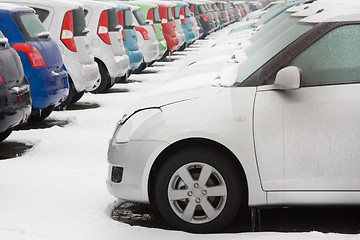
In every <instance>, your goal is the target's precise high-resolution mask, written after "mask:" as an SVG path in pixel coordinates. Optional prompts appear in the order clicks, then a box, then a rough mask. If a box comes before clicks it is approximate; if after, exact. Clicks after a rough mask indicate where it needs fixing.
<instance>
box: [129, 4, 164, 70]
mask: <svg viewBox="0 0 360 240" xmlns="http://www.w3.org/2000/svg"><path fill="white" fill-rule="evenodd" d="M124 3H125V2H124ZM128 6H130V7H131V11H132V13H133V24H134V25H135V30H136V36H137V39H138V45H139V48H140V50H141V52H142V54H143V56H144V59H143V63H142V64H141V65H140V67H139V68H138V69H137V71H135V72H139V71H142V70H144V69H145V68H146V67H147V65H149V64H151V63H152V62H154V61H156V59H157V58H158V57H159V47H158V41H157V40H156V36H155V31H154V28H153V27H152V26H151V25H150V20H146V17H145V16H144V14H143V12H142V11H141V10H140V7H138V6H133V5H128Z"/></svg>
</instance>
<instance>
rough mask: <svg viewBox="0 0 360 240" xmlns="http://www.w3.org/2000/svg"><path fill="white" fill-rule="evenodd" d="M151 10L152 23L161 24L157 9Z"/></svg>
mask: <svg viewBox="0 0 360 240" xmlns="http://www.w3.org/2000/svg"><path fill="white" fill-rule="evenodd" d="M152 10H153V11H154V23H161V21H160V14H159V9H158V8H153V9H152Z"/></svg>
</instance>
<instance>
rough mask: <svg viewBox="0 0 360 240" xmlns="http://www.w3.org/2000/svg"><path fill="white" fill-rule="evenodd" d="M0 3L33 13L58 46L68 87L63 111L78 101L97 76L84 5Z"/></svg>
mask: <svg viewBox="0 0 360 240" xmlns="http://www.w3.org/2000/svg"><path fill="white" fill-rule="evenodd" d="M0 1H2V2H11V3H16V4H21V5H26V6H29V7H31V8H33V9H35V11H36V14H37V15H38V17H39V19H40V21H41V22H42V23H43V25H44V26H45V28H46V29H47V30H48V31H49V32H50V34H51V37H52V39H53V40H54V41H55V42H56V43H57V44H58V45H59V48H60V51H61V54H62V56H63V60H64V65H65V67H66V70H67V71H68V74H69V84H70V86H69V97H68V99H67V100H66V101H65V102H64V103H65V104H62V107H66V106H67V105H69V104H70V103H73V102H76V101H78V100H79V99H80V98H81V97H82V95H83V94H84V92H85V91H90V90H92V89H93V86H94V84H95V83H96V81H97V80H98V79H99V78H100V75H99V68H98V65H97V63H96V62H95V60H94V55H93V54H92V52H91V47H90V44H89V39H88V37H87V33H88V29H87V28H86V23H85V17H84V5H83V4H81V3H78V2H74V1H68V0H51V1H48V0H31V1H26V0H14V1H9V0H0Z"/></svg>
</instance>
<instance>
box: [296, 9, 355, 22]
mask: <svg viewBox="0 0 360 240" xmlns="http://www.w3.org/2000/svg"><path fill="white" fill-rule="evenodd" d="M350 21H351V22H352V21H360V7H354V8H347V9H333V10H329V11H323V12H320V13H317V14H314V15H311V16H309V17H306V18H304V19H301V20H300V22H302V23H321V22H350Z"/></svg>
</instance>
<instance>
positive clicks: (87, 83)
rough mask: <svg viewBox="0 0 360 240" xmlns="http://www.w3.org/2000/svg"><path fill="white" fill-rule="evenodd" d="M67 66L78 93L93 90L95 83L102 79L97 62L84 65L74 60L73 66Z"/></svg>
mask: <svg viewBox="0 0 360 240" xmlns="http://www.w3.org/2000/svg"><path fill="white" fill-rule="evenodd" d="M65 66H66V69H67V70H68V73H69V75H70V77H71V79H72V81H73V83H74V86H75V89H76V91H77V92H82V91H84V90H86V91H90V90H92V88H93V86H94V84H95V82H96V81H97V80H98V79H99V78H100V73H99V67H98V65H97V63H96V62H95V61H94V62H92V63H90V64H82V63H80V62H78V61H76V59H74V60H73V61H72V62H71V64H68V65H65Z"/></svg>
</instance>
